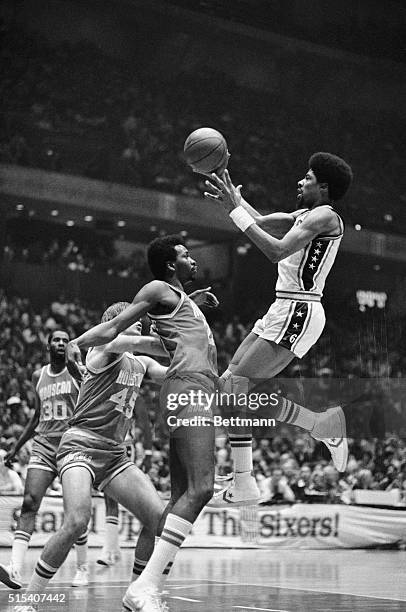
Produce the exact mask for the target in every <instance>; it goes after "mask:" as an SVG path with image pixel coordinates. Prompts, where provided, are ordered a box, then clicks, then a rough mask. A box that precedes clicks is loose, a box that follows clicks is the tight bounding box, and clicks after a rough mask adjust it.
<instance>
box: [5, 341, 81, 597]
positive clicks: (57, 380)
mask: <svg viewBox="0 0 406 612" xmlns="http://www.w3.org/2000/svg"><path fill="white" fill-rule="evenodd" d="M68 342H69V335H68V334H67V332H65V331H62V330H54V331H53V332H51V333H50V334H49V337H48V350H49V357H50V362H49V364H47V365H44V366H43V367H42V368H41V369H40V370H36V371H35V372H34V373H33V376H32V384H33V386H34V388H35V391H36V394H35V397H36V406H35V411H34V414H33V416H32V418H31V420H30V421H29V423H28V424H27V426H26V428H25V429H24V431H23V433H22V435H21V437H20V438H19V440H18V441H17V443H16V445H15V447H14V449H13V450H12V451H11V452H10V453H9V455H8V458H7V460H8V461H11V460H12V459H13V458H14V456H15V455H16V454H17V453H18V452H19V450H20V448H22V446H24V444H25V443H26V442H27V441H28V440H30V439H31V438H32V436H33V435H34V433H35V436H34V439H33V446H32V453H31V458H30V462H29V464H28V472H27V479H26V481H25V489H24V501H23V505H22V508H21V515H20V518H19V520H18V525H17V530H16V532H15V534H14V541H13V547H12V551H11V559H10V563H9V564H8V565H7V566H3V565H0V580H1V581H2V582H4V584H6V585H7V586H9V587H11V588H12V589H20V588H21V570H22V567H23V562H24V558H25V555H26V552H27V548H28V544H29V542H30V539H31V535H32V533H33V531H34V526H35V517H36V515H37V512H38V510H39V507H40V505H41V501H42V498H43V497H44V495H45V493H46V490H47V489H48V487H49V486H50V484H51V483H52V481H53V480H54V478H55V476H57V474H58V469H57V465H56V453H57V450H58V446H59V442H60V440H61V437H62V434H63V433H64V431H66V429H67V428H68V419H69V418H70V417H71V416H72V414H73V409H74V407H75V404H76V400H77V398H78V395H79V385H78V383H77V382H76V380H75V379H74V378H73V376H71V375H70V374H69V372H68V370H67V368H66V365H65V349H66V345H67V344H68ZM79 535H81V534H79ZM76 552H77V572H76V575H75V577H74V580H73V583H72V585H73V586H79V584H80V585H81V586H83V585H85V584H87V582H88V578H87V566H86V561H87V535H86V533H85V534H84V535H83V536H82V535H81V537H80V538H79V540H78V541H77V542H76Z"/></svg>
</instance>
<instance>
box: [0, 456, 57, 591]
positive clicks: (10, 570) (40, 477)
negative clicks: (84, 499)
mask: <svg viewBox="0 0 406 612" xmlns="http://www.w3.org/2000/svg"><path fill="white" fill-rule="evenodd" d="M54 478H55V474H54V472H52V471H51V470H46V469H39V468H33V467H30V468H29V469H28V471H27V479H26V481H25V487H24V501H23V505H22V507H21V514H20V518H19V519H18V523H17V529H16V532H15V534H14V541H13V547H12V550H11V559H10V563H9V564H8V565H7V566H4V565H1V564H0V580H1V582H4V584H5V585H7V586H8V587H10V588H12V589H20V588H21V586H22V583H21V571H22V568H23V563H24V559H25V556H26V553H27V548H28V544H29V542H30V539H31V535H32V533H33V531H34V526H35V517H36V516H37V512H38V510H39V507H40V505H41V502H42V499H43V497H44V495H45V493H46V490H47V489H48V487H49V485H50V484H51V483H52V481H53V479H54Z"/></svg>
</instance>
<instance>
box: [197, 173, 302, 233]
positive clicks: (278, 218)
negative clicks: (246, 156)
mask: <svg viewBox="0 0 406 612" xmlns="http://www.w3.org/2000/svg"><path fill="white" fill-rule="evenodd" d="M210 178H212V181H213V182H210V181H206V185H207V187H208V188H209V189H210V190H211V191H212V193H210V192H208V191H206V192H205V193H204V196H205V198H207V199H209V200H215V201H219V202H221V203H222V204H224V205H225V206H226V210H228V209H227V202H226V201H225V199H224V196H225V195H226V198H227V197H228V199H229V205H230V207H231V206H233V207H234V208H236V207H237V206H242V207H243V208H244V209H245V210H246V211H247V212H248V213H249V214H250V215H251V217H252V218H253V219H254V221H255V223H256V224H257V225H258V227H261V228H262V229H263V230H265V231H266V232H267V233H268V234H270V235H271V236H274V237H275V238H282V237H283V236H284V235H285V234H286V233H287V232H288V231H289V230H290V229H291V228H292V227H293V225H294V223H295V216H296V214H297V213H296V214H295V213H285V212H275V213H270V214H268V215H262V214H261V213H259V212H258V211H257V210H256V209H255V208H253V206H251V204H249V203H248V202H247V200H245V199H244V198H243V197H242V195H241V187H242V185H238V186H237V187H235V186H234V185H233V183H232V181H231V178H230V174H229V172H228V170H226V171H225V172H224V174H223V176H222V178H220V180H219V179H218V177H217V176H216V175H215V174H213V175H211V177H210ZM214 183H215V184H214ZM220 186H227V193H226V194H225V193H224V192H223V191H222V189H221V188H220Z"/></svg>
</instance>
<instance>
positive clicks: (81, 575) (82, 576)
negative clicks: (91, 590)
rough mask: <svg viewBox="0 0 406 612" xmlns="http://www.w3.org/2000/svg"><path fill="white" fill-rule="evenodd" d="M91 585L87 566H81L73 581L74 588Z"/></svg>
mask: <svg viewBox="0 0 406 612" xmlns="http://www.w3.org/2000/svg"><path fill="white" fill-rule="evenodd" d="M88 584H89V571H88V569H87V565H79V567H78V568H77V570H76V574H75V576H74V578H73V580H72V586H73V587H82V586H87V585H88Z"/></svg>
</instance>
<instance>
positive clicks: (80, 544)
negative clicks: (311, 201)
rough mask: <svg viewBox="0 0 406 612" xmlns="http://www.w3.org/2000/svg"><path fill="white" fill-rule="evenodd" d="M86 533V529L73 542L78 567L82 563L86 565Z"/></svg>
mask: <svg viewBox="0 0 406 612" xmlns="http://www.w3.org/2000/svg"><path fill="white" fill-rule="evenodd" d="M87 534H88V532H87V531H86V532H85V533H84V534H83V535H81V536H80V538H79V539H78V540H77V542H75V550H76V564H77V566H78V567H81V566H82V565H87V550H88V546H87Z"/></svg>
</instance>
